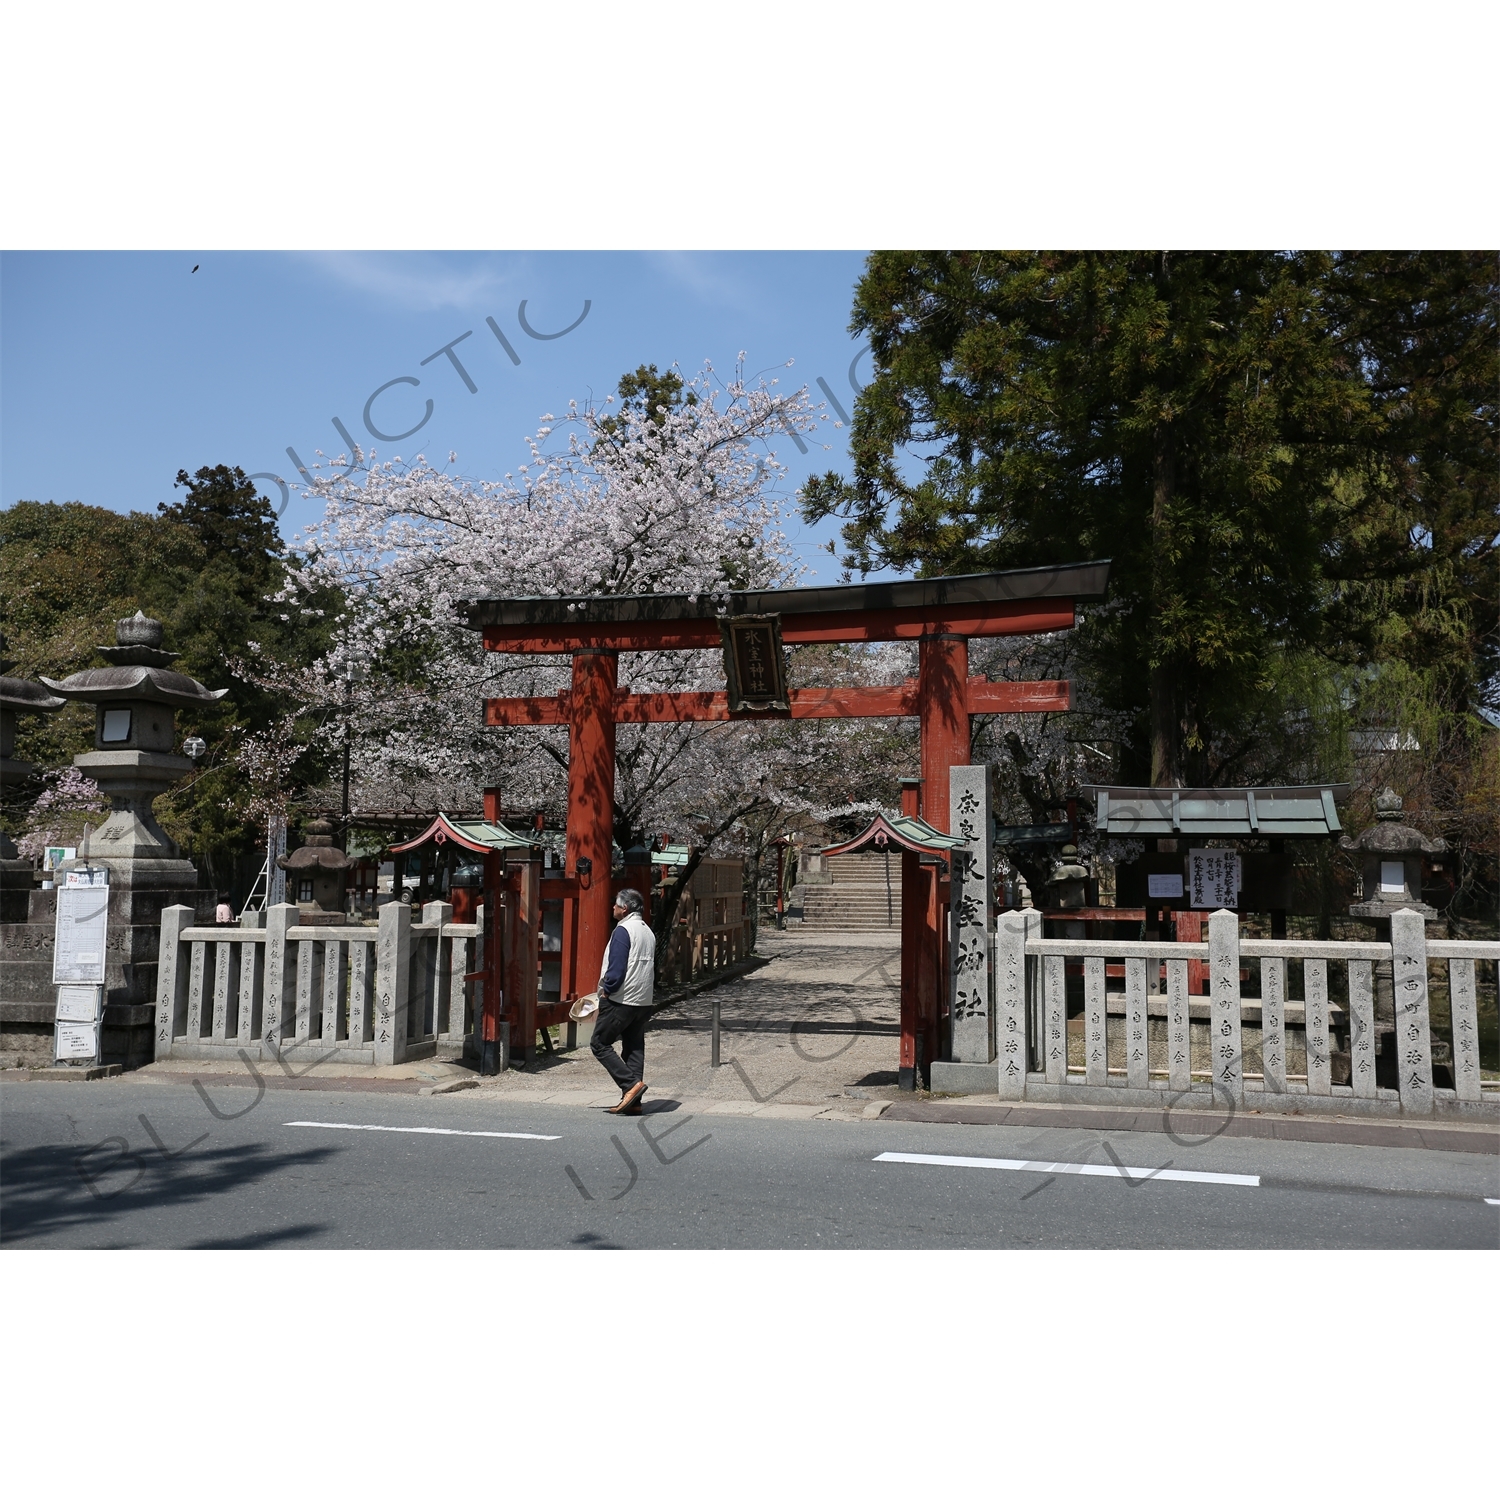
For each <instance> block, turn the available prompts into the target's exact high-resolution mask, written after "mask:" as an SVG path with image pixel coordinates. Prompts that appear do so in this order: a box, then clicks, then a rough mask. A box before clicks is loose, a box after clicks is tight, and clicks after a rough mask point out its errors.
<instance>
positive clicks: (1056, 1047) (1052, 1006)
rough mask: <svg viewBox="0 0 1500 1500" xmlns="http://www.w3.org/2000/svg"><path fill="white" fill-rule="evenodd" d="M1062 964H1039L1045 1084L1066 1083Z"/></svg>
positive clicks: (1051, 958) (1054, 960)
mask: <svg viewBox="0 0 1500 1500" xmlns="http://www.w3.org/2000/svg"><path fill="white" fill-rule="evenodd" d="M1067 983H1068V978H1067V970H1066V967H1065V961H1064V960H1063V959H1062V958H1061V957H1060V956H1059V955H1057V954H1052V953H1049V954H1048V955H1047V956H1046V958H1044V959H1043V960H1042V1068H1043V1071H1044V1072H1045V1073H1046V1075H1047V1082H1048V1083H1066V1082H1067V1081H1068V990H1067Z"/></svg>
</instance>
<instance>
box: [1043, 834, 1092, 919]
mask: <svg viewBox="0 0 1500 1500" xmlns="http://www.w3.org/2000/svg"><path fill="white" fill-rule="evenodd" d="M1088 881H1089V870H1088V866H1087V865H1085V864H1083V863H1082V862H1081V861H1080V860H1079V858H1078V848H1077V846H1076V845H1074V844H1064V845H1063V846H1062V849H1061V850H1060V851H1059V855H1058V858H1057V860H1056V861H1055V862H1054V863H1053V866H1052V873H1051V874H1050V875H1049V876H1048V877H1047V903H1048V905H1049V906H1051V907H1053V908H1054V909H1058V910H1070V909H1072V908H1075V907H1080V906H1087V905H1088ZM1081 935H1082V934H1080V936H1081Z"/></svg>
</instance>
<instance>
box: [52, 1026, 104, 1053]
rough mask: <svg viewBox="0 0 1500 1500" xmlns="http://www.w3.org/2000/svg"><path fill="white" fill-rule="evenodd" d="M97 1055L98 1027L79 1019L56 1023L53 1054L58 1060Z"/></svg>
mask: <svg viewBox="0 0 1500 1500" xmlns="http://www.w3.org/2000/svg"><path fill="white" fill-rule="evenodd" d="M98 1055H99V1028H98V1027H97V1026H93V1025H86V1024H84V1023H83V1022H81V1021H59V1022H58V1023H57V1048H56V1051H55V1053H54V1056H55V1057H56V1058H57V1060H58V1061H59V1062H64V1061H67V1060H69V1059H74V1058H80V1057H97V1056H98Z"/></svg>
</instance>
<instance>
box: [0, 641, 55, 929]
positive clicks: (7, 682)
mask: <svg viewBox="0 0 1500 1500" xmlns="http://www.w3.org/2000/svg"><path fill="white" fill-rule="evenodd" d="M5 646H6V641H5V637H4V636H3V635H0V672H8V671H9V670H10V669H11V668H12V667H13V666H15V662H13V661H11V660H10V659H9V658H8V657H7V656H6V655H5ZM65 701H66V700H65V699H63V698H54V697H53V696H52V695H51V693H49V692H48V691H47V690H46V689H45V688H43V687H38V686H37V684H36V683H34V682H27V681H26V679H25V678H24V677H3V676H0V784H3V785H4V786H5V787H6V788H7V789H10V788H12V787H15V786H16V785H18V784H19V783H21V782H23V781H28V780H30V779H31V777H33V776H35V775H36V773H37V768H36V767H35V766H34V765H32V764H31V763H30V762H29V761H24V760H15V759H13V756H14V754H15V748H16V717H17V715H19V714H53V713H56V712H57V710H58V709H60V708H61V707H62V706H63V704H64V702H65ZM30 895H31V861H30V860H29V859H22V858H20V851H19V850H17V848H16V846H15V845H14V844H13V843H12V842H11V840H10V836H9V835H8V834H7V833H6V832H5V831H4V830H3V829H0V922H24V921H25V920H26V913H27V902H28V900H29V898H30Z"/></svg>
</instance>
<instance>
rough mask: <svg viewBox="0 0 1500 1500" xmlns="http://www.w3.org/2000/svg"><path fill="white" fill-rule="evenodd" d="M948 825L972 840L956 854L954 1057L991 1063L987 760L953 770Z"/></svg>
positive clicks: (992, 1019)
mask: <svg viewBox="0 0 1500 1500" xmlns="http://www.w3.org/2000/svg"><path fill="white" fill-rule="evenodd" d="M948 826H949V831H950V832H951V833H952V835H953V837H954V838H961V839H965V840H966V841H967V842H966V844H965V847H964V848H963V849H956V850H954V852H953V855H952V859H953V888H952V896H951V898H950V901H951V905H950V911H951V916H952V923H953V932H952V938H951V942H950V947H949V952H950V953H951V954H952V959H953V976H952V984H951V988H950V990H949V998H950V1002H951V1007H952V1008H951V1012H950V1014H951V1016H952V1026H951V1034H952V1052H953V1061H954V1062H966V1063H989V1062H993V1061H994V1058H995V1006H994V995H995V978H994V975H993V974H992V973H991V972H990V913H991V911H992V910H993V908H994V894H995V882H994V871H993V865H992V861H991V858H990V837H991V826H992V823H991V809H990V768H989V767H988V766H954V767H953V768H952V769H951V770H950V771H949V773H948Z"/></svg>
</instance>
